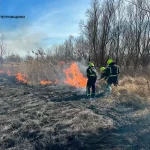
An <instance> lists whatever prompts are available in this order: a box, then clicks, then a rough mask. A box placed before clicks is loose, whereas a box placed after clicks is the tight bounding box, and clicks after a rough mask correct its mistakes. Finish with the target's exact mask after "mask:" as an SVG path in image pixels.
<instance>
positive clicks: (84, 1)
mask: <svg viewBox="0 0 150 150" xmlns="http://www.w3.org/2000/svg"><path fill="white" fill-rule="evenodd" d="M90 4H91V0H40V1H37V0H0V16H25V18H18V19H15V18H1V17H0V31H1V32H3V33H4V35H5V41H6V44H7V51H9V52H10V53H11V52H14V53H15V54H19V55H25V54H26V51H30V50H36V49H38V48H39V47H43V48H44V49H46V48H49V47H51V46H52V45H55V44H61V43H63V42H64V41H65V39H67V38H68V37H69V35H73V36H74V37H77V36H78V35H79V22H80V20H81V19H85V12H86V10H87V9H88V8H90Z"/></svg>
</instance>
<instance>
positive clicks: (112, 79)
mask: <svg viewBox="0 0 150 150" xmlns="http://www.w3.org/2000/svg"><path fill="white" fill-rule="evenodd" d="M107 64H108V66H107V68H106V70H105V72H106V76H107V77H108V78H107V83H108V84H109V85H112V84H114V86H117V85H118V75H119V74H120V69H119V66H118V65H116V63H115V62H114V61H113V60H112V59H109V60H108V61H107Z"/></svg>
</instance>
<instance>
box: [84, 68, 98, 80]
mask: <svg viewBox="0 0 150 150" xmlns="http://www.w3.org/2000/svg"><path fill="white" fill-rule="evenodd" d="M86 75H87V77H88V78H89V77H97V74H96V69H95V68H94V67H88V68H87V70H86Z"/></svg>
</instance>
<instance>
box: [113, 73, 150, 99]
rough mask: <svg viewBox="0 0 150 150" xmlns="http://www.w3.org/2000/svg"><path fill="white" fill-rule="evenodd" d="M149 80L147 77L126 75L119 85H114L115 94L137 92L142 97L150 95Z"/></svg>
mask: <svg viewBox="0 0 150 150" xmlns="http://www.w3.org/2000/svg"><path fill="white" fill-rule="evenodd" d="M149 82H150V81H149V80H148V79H146V78H145V77H143V76H141V77H135V78H133V77H130V76H125V77H123V78H122V79H121V80H120V81H119V86H118V87H117V88H116V87H114V86H113V94H116V95H119V94H135V95H138V96H140V97H149V96H150V89H149Z"/></svg>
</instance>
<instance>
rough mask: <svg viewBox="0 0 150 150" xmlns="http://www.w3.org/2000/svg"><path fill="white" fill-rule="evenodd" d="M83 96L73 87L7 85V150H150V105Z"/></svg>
mask: <svg viewBox="0 0 150 150" xmlns="http://www.w3.org/2000/svg"><path fill="white" fill-rule="evenodd" d="M83 93H84V91H83V92H81V91H80V89H75V88H73V87H69V86H67V85H62V86H60V85H57V86H40V85H39V86H28V85H24V84H19V83H18V84H16V83H13V84H10V83H6V82H5V81H3V82H1V88H0V135H1V136H0V147H1V150H4V149H11V150H12V149H13V150H17V149H20V150H21V149H22V150H24V149H27V150H33V149H36V150H99V149H108V150H109V149H114V150H116V149H117V150H122V149H123V150H126V149H127V150H128V149H129V150H130V149H131V150H132V149H133V150H138V149H139V150H141V149H142V150H143V149H144V150H145V149H147V150H148V149H150V142H149V141H150V110H149V108H150V107H149V103H148V102H147V100H145V101H143V100H141V98H140V97H138V96H135V95H120V96H119V97H113V96H111V97H108V98H103V97H101V98H95V99H85V97H84V96H83ZM84 124H85V125H84Z"/></svg>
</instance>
